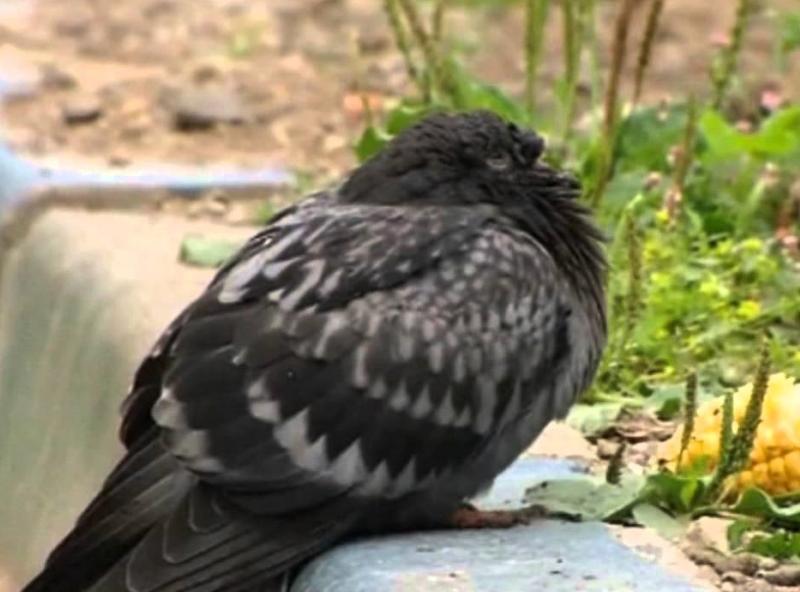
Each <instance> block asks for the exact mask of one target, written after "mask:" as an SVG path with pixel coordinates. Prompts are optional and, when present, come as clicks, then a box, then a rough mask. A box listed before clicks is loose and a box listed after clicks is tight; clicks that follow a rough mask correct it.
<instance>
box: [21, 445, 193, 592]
mask: <svg viewBox="0 0 800 592" xmlns="http://www.w3.org/2000/svg"><path fill="white" fill-rule="evenodd" d="M193 481H194V480H193V478H192V477H190V476H189V474H188V473H186V472H185V471H183V470H182V469H180V468H179V467H178V465H177V462H176V461H175V460H174V459H173V458H172V457H171V456H169V455H167V454H165V452H164V450H163V448H162V447H161V445H160V443H159V442H158V441H157V439H155V438H148V439H143V440H142V441H140V442H139V443H138V444H137V446H136V447H135V448H133V449H131V451H130V452H129V454H128V455H126V456H125V458H124V459H123V460H122V461H121V462H120V463H119V464H118V465H117V467H116V468H115V469H114V471H113V472H112V473H111V475H110V476H109V477H108V479H107V480H106V482H105V484H104V486H103V488H102V490H101V491H100V493H99V494H98V495H97V496H96V497H95V498H94V500H92V502H91V503H90V504H89V506H88V507H87V508H86V510H84V512H83V513H82V514H81V516H80V517H79V518H78V520H77V522H76V524H75V526H74V528H73V529H72V531H71V532H70V533H69V534H68V535H67V536H66V537H65V538H64V540H62V541H61V543H59V544H58V546H57V547H56V548H55V549H54V550H53V551H52V553H51V554H50V556H49V557H48V559H47V562H46V564H45V568H44V569H43V571H42V572H41V573H40V574H39V575H38V576H37V577H36V578H35V579H33V580H32V581H31V582H30V583H29V584H28V585H27V586H26V587H25V588H24V589H23V591H22V592H65V591H70V592H81V591H83V590H87V589H88V588H89V587H90V586H91V585H92V584H93V583H94V582H95V581H97V580H98V579H99V578H100V577H102V575H103V574H104V573H105V572H106V571H107V570H108V569H110V568H111V566H113V565H114V563H116V562H117V561H119V559H120V557H123V556H125V555H126V554H127V553H128V552H129V551H130V550H131V549H132V548H134V546H135V545H136V544H137V543H138V542H139V541H140V540H141V539H142V537H143V536H145V534H146V533H147V532H148V531H149V530H150V529H151V528H152V527H153V525H155V524H157V523H158V522H159V521H161V520H163V519H164V517H165V516H166V515H168V514H169V512H170V511H171V510H172V509H173V508H174V507H175V506H176V505H177V503H178V502H179V501H180V499H181V498H182V497H183V495H184V493H185V491H187V490H188V489H189V487H190V486H191V484H192V483H193Z"/></svg>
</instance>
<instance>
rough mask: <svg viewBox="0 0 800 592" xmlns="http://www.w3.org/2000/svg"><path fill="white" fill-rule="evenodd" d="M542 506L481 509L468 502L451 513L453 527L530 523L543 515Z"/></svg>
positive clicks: (499, 526) (493, 526) (510, 525)
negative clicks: (513, 508) (515, 508)
mask: <svg viewBox="0 0 800 592" xmlns="http://www.w3.org/2000/svg"><path fill="white" fill-rule="evenodd" d="M544 515H545V514H544V513H543V512H542V508H541V507H540V506H527V507H525V508H520V509H518V510H479V509H478V508H476V507H475V506H473V505H472V504H470V503H468V502H463V503H462V504H461V506H460V507H459V508H458V509H457V510H456V511H455V512H453V513H452V514H451V515H450V520H449V523H448V524H449V526H450V527H452V528H469V529H472V528H511V527H512V526H516V525H518V524H528V523H529V522H530V521H531V520H533V519H535V518H540V517H543V516H544Z"/></svg>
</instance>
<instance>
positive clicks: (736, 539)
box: [726, 518, 758, 551]
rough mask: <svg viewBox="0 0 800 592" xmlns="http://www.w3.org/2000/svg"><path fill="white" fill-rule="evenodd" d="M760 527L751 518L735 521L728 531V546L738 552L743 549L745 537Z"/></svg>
mask: <svg viewBox="0 0 800 592" xmlns="http://www.w3.org/2000/svg"><path fill="white" fill-rule="evenodd" d="M757 526H758V522H757V521H754V520H752V519H750V518H740V519H739V520H734V521H733V522H731V523H730V524H729V525H728V530H727V532H726V534H727V537H728V546H729V547H730V548H731V550H733V551H737V550H739V549H741V547H742V545H743V543H744V535H745V534H747V533H748V532H751V531H752V530H753V529H754V528H756V527H757Z"/></svg>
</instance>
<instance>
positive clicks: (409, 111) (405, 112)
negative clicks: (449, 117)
mask: <svg viewBox="0 0 800 592" xmlns="http://www.w3.org/2000/svg"><path fill="white" fill-rule="evenodd" d="M442 109H443V107H437V106H435V105H424V104H421V103H415V102H413V101H403V102H401V103H400V104H399V105H398V106H397V107H395V108H394V109H392V110H391V111H390V112H389V114H388V115H387V116H386V132H387V133H388V134H389V136H396V135H397V134H399V133H400V132H402V131H404V130H405V129H406V128H409V127H411V126H412V125H414V124H415V123H417V122H418V121H420V120H421V119H423V118H424V117H425V116H427V115H429V114H431V113H433V112H434V111H441V110H442Z"/></svg>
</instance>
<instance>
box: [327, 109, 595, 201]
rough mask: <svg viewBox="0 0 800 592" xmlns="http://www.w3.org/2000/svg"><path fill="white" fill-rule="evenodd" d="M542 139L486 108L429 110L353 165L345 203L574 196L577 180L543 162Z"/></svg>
mask: <svg viewBox="0 0 800 592" xmlns="http://www.w3.org/2000/svg"><path fill="white" fill-rule="evenodd" d="M544 146H545V144H544V140H543V139H542V137H541V136H539V135H538V134H536V133H535V132H533V131H531V130H524V129H520V128H519V127H517V126H516V125H514V124H513V123H508V122H506V121H504V120H503V119H501V118H500V117H498V116H497V115H495V114H493V113H491V112H489V111H473V112H469V113H459V114H447V113H436V114H433V115H431V116H429V117H427V118H426V119H424V120H422V121H421V122H419V123H418V124H416V125H414V126H412V127H410V128H408V129H407V130H405V131H404V132H403V133H401V134H399V135H398V136H397V137H396V138H394V139H393V140H392V141H391V142H390V143H389V144H388V145H387V146H386V148H385V149H384V150H383V151H382V152H380V153H379V154H378V155H376V156H375V157H373V158H372V159H371V160H369V161H367V162H366V163H364V164H363V165H362V166H361V167H360V168H358V169H356V171H354V173H353V174H352V175H351V177H350V179H349V180H348V182H347V183H346V184H345V185H344V186H343V188H342V198H343V199H344V200H345V201H349V202H361V203H376V204H387V205H388V204H391V205H399V204H407V205H414V204H418V205H431V204H434V203H435V204H453V205H467V204H475V203H491V204H497V205H504V204H507V205H511V204H513V203H515V202H516V203H518V202H519V201H520V200H523V201H524V200H526V199H531V198H552V197H556V198H559V197H564V198H573V197H575V196H577V195H578V193H579V190H580V185H579V183H578V182H577V180H576V179H575V178H574V177H572V176H570V175H568V174H565V173H561V172H558V171H556V170H554V169H552V168H551V167H549V166H547V165H546V164H544V163H543V162H542V161H541V160H540V157H541V155H542V152H543V151H544Z"/></svg>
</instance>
